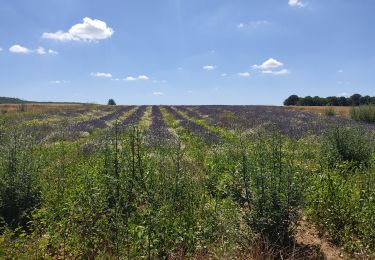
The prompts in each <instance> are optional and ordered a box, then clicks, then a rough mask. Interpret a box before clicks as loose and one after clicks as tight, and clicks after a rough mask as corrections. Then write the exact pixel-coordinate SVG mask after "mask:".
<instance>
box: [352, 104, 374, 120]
mask: <svg viewBox="0 0 375 260" xmlns="http://www.w3.org/2000/svg"><path fill="white" fill-rule="evenodd" d="M350 116H351V118H352V119H354V120H356V121H363V122H367V123H375V106H374V105H368V106H359V107H353V108H352V110H351V111H350Z"/></svg>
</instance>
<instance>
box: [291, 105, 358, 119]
mask: <svg viewBox="0 0 375 260" xmlns="http://www.w3.org/2000/svg"><path fill="white" fill-rule="evenodd" d="M285 108H287V109H292V110H305V111H309V112H315V113H318V114H320V115H324V112H325V111H326V109H327V107H326V106H286V107H285ZM332 108H333V109H334V111H335V113H336V114H337V115H340V116H345V117H349V116H350V110H351V107H338V106H333V107H332Z"/></svg>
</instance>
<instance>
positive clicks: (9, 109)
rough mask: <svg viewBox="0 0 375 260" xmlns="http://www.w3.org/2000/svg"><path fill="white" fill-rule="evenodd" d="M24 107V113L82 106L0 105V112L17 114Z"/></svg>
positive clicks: (79, 106)
mask: <svg viewBox="0 0 375 260" xmlns="http://www.w3.org/2000/svg"><path fill="white" fill-rule="evenodd" d="M22 106H23V107H24V109H25V110H26V111H30V112H32V111H46V110H56V109H58V110H60V109H76V108H81V107H83V105H81V104H52V103H51V104H49V103H46V104H34V103H28V104H0V111H6V112H17V111H20V109H21V108H22Z"/></svg>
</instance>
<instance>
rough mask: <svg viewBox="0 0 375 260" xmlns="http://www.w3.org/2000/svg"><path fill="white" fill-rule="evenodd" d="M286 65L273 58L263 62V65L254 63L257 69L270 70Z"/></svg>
mask: <svg viewBox="0 0 375 260" xmlns="http://www.w3.org/2000/svg"><path fill="white" fill-rule="evenodd" d="M282 66H284V64H283V63H282V62H280V61H277V60H275V59H273V58H270V59H268V60H266V61H265V62H263V63H262V64H261V65H253V68H255V69H261V70H269V69H275V68H279V67H282Z"/></svg>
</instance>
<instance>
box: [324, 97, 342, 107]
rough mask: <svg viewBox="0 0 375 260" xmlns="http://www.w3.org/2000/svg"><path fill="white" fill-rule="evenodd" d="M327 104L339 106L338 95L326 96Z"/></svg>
mask: <svg viewBox="0 0 375 260" xmlns="http://www.w3.org/2000/svg"><path fill="white" fill-rule="evenodd" d="M327 105H329V106H339V105H340V100H339V98H338V97H327Z"/></svg>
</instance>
